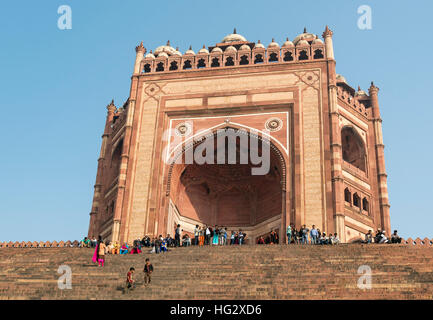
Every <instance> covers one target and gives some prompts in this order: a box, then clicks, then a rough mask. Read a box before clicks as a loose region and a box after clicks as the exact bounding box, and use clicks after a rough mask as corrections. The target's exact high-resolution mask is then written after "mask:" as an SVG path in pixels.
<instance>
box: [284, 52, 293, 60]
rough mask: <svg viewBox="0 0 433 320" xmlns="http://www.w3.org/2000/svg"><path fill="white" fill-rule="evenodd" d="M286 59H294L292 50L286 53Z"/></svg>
mask: <svg viewBox="0 0 433 320" xmlns="http://www.w3.org/2000/svg"><path fill="white" fill-rule="evenodd" d="M283 60H284V61H293V54H292V53H291V52H290V51H287V52H285V53H284V58H283Z"/></svg>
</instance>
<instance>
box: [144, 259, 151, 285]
mask: <svg viewBox="0 0 433 320" xmlns="http://www.w3.org/2000/svg"><path fill="white" fill-rule="evenodd" d="M143 272H144V285H145V286H146V285H148V284H149V283H150V280H151V278H150V276H151V275H152V272H153V266H152V264H151V263H150V260H149V258H146V263H145V264H144V270H143Z"/></svg>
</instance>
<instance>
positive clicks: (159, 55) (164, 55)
mask: <svg viewBox="0 0 433 320" xmlns="http://www.w3.org/2000/svg"><path fill="white" fill-rule="evenodd" d="M161 57H165V58H168V54H167V53H165V52H160V53H159V54H158V58H161Z"/></svg>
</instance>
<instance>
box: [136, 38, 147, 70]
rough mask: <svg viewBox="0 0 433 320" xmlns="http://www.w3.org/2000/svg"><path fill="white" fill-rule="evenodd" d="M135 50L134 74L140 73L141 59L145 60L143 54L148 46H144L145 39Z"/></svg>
mask: <svg viewBox="0 0 433 320" xmlns="http://www.w3.org/2000/svg"><path fill="white" fill-rule="evenodd" d="M135 52H136V56H135V63H134V74H139V73H140V64H141V61H142V60H143V55H144V54H145V53H146V48H144V47H143V41H142V42H141V43H140V44H139V45H138V46H137V47H135Z"/></svg>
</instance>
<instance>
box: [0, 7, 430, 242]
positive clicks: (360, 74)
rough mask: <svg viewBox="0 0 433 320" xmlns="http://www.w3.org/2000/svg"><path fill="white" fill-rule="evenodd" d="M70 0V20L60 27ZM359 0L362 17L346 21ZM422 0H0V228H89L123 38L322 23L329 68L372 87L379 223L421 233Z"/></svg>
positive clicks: (120, 92)
mask: <svg viewBox="0 0 433 320" xmlns="http://www.w3.org/2000/svg"><path fill="white" fill-rule="evenodd" d="M61 5H69V6H70V8H71V11H72V16H71V18H72V29H70V30H61V29H59V28H58V23H57V22H58V19H59V17H60V16H61V14H58V8H59V7H60V6H61ZM362 5H368V6H370V8H371V14H372V28H371V29H367V30H365V29H364V30H363V29H360V28H359V27H358V19H359V17H360V16H361V15H360V14H358V8H359V7H360V6H362ZM432 11H433V2H432V1H430V0H424V1H423V0H413V1H397V2H396V1H394V2H391V1H367V0H359V1H358V0H350V1H349V0H333V1H329V0H323V1H322V0H317V1H308V4H307V3H306V2H305V1H291V0H284V1H280V0H273V1H269V2H266V1H255V0H248V1H244V0H236V1H233V0H231V1H226V0H220V1H216V2H215V1H205V0H201V1H193V0H170V1H164V2H159V1H152V2H151V1H146V0H140V1H139V0H127V1H114V0H104V1H96V0H95V1H86V0H61V1H55V0H44V1H31V0H28V1H22V0H15V1H1V3H0V106H1V112H2V114H3V116H2V117H3V122H2V124H1V126H0V134H1V137H2V148H1V153H0V154H1V156H0V164H1V168H2V170H0V218H1V220H0V241H29V240H30V241H46V240H50V241H53V240H57V241H60V240H76V239H77V240H79V239H81V238H82V237H83V236H84V235H86V234H87V230H88V224H89V212H90V210H91V203H92V197H93V186H94V183H95V177H96V169H97V159H98V156H99V151H100V146H101V135H102V133H103V128H104V123H105V116H106V106H107V104H108V103H109V102H110V101H111V99H114V101H115V103H116V104H117V105H121V104H122V103H123V102H124V101H125V100H126V99H127V98H128V94H129V87H130V77H131V75H132V71H133V64H134V61H135V50H134V49H135V46H136V45H138V44H139V43H140V41H143V44H144V46H145V47H146V48H147V49H148V50H150V49H155V48H156V47H157V46H159V45H164V44H165V43H166V42H167V40H170V42H171V45H172V46H174V47H176V46H178V47H179V49H180V51H181V52H185V51H186V50H187V49H188V47H189V46H190V45H191V46H192V48H193V49H195V51H198V49H200V48H201V47H202V45H203V44H206V45H207V46H210V45H214V44H215V43H217V42H220V41H221V39H222V38H223V37H224V36H225V35H227V34H229V33H232V31H233V28H234V27H236V28H237V32H238V33H240V34H242V35H243V36H244V37H246V38H247V39H248V40H250V41H254V42H256V41H257V40H259V39H260V40H261V41H262V42H263V43H264V44H265V45H267V44H268V43H269V42H271V40H272V38H275V41H277V42H279V43H280V44H281V43H282V42H284V40H285V39H286V37H289V39H291V40H293V39H294V38H295V37H296V36H297V35H298V34H300V33H302V31H303V28H304V27H306V28H307V31H309V32H312V33H315V34H318V35H319V36H320V35H321V34H322V32H323V30H324V28H325V26H326V25H329V27H330V28H331V29H332V30H333V32H334V36H333V40H334V52H335V58H336V61H337V67H336V68H337V73H340V74H342V75H343V76H344V77H345V78H346V79H347V81H348V83H349V84H350V85H351V86H352V87H354V88H357V86H358V85H360V86H361V88H362V89H364V90H365V91H367V89H368V87H369V85H370V82H371V81H374V83H375V85H376V86H378V87H379V88H380V92H379V103H380V108H381V115H382V119H383V135H384V144H385V161H386V170H387V174H388V191H389V200H390V204H391V209H390V213H391V227H392V229H398V230H399V233H400V235H401V236H403V237H406V238H407V237H412V238H416V237H420V238H424V237H429V238H433V232H432V228H431V227H432V226H433V212H432V211H433V210H432V208H433V206H432V202H431V200H432V198H433V192H432V191H433V190H432V189H433V187H432V186H433V184H432V181H433V173H432V172H433V170H432V159H433V151H432V133H431V132H432V131H431V127H432V125H431V123H432V122H431V119H432V118H433V106H432V99H431V98H430V97H429V96H430V94H431V92H432V91H431V88H432V85H433V78H432V71H433V59H431V57H430V53H432V52H433V41H431V33H432V32H431V31H432V27H433V22H432V19H431V12H432Z"/></svg>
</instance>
